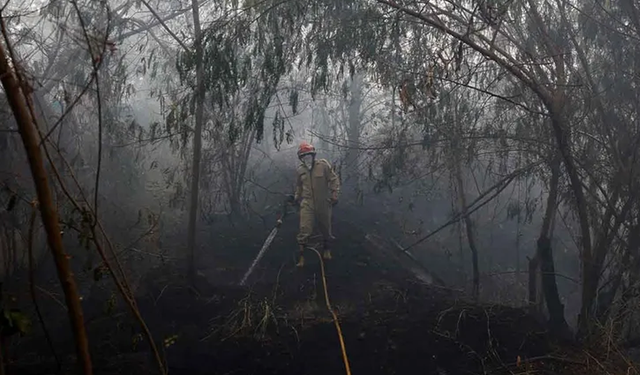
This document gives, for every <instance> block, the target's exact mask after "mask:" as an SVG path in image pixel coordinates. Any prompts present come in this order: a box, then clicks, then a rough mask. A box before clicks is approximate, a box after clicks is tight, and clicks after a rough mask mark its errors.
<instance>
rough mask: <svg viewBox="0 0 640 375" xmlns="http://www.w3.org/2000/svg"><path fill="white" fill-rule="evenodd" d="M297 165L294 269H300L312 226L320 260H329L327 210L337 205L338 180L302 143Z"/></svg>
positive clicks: (329, 222) (305, 144)
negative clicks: (296, 255)
mask: <svg viewBox="0 0 640 375" xmlns="http://www.w3.org/2000/svg"><path fill="white" fill-rule="evenodd" d="M298 158H299V159H300V162H301V163H300V165H299V166H298V169H297V178H296V191H295V196H294V199H295V202H296V203H297V204H299V205H300V231H299V233H298V236H297V241H298V245H299V251H300V254H299V258H298V264H297V266H298V267H303V266H304V248H305V246H306V245H307V243H308V241H309V238H310V237H311V234H312V233H313V229H314V227H315V225H317V226H318V229H319V230H320V234H321V235H322V239H323V241H322V245H323V254H322V256H323V258H324V259H327V260H329V259H331V240H332V239H333V236H332V235H331V210H332V207H333V206H334V205H335V204H336V203H338V195H339V193H340V180H339V179H338V176H337V175H336V173H335V172H334V171H333V168H331V164H329V162H328V161H327V160H325V159H316V149H315V147H313V145H311V144H309V143H307V142H302V143H301V144H300V147H299V148H298Z"/></svg>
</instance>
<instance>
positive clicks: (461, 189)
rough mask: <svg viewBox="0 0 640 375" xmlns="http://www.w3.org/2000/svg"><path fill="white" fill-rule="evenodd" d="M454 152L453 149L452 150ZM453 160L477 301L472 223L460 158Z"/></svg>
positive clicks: (478, 288)
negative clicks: (468, 213) (468, 212)
mask: <svg viewBox="0 0 640 375" xmlns="http://www.w3.org/2000/svg"><path fill="white" fill-rule="evenodd" d="M453 150H454V152H455V150H456V149H455V148H454V149H453ZM454 159H455V166H454V167H455V176H456V182H457V185H458V203H459V204H458V206H459V207H460V210H461V211H462V212H461V213H462V215H463V217H464V219H463V220H464V226H465V229H466V233H467V242H468V243H469V249H470V250H471V265H472V267H473V289H472V295H473V298H474V299H478V297H479V295H480V271H479V269H478V248H477V246H476V239H475V232H474V229H473V228H474V223H473V220H472V219H471V217H470V215H467V197H466V194H465V189H464V180H463V178H462V167H461V166H460V163H461V161H460V158H459V157H458V156H455V157H454Z"/></svg>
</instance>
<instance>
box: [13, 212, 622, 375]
mask: <svg viewBox="0 0 640 375" xmlns="http://www.w3.org/2000/svg"><path fill="white" fill-rule="evenodd" d="M290 221H293V222H295V219H293V220H290ZM334 231H335V235H336V237H337V240H336V242H335V246H334V259H333V260H331V261H328V262H326V263H325V266H326V271H327V272H326V281H327V283H328V292H329V297H330V300H331V304H332V307H333V309H334V310H335V311H336V313H337V315H338V316H339V319H340V325H341V327H342V333H343V337H344V340H345V344H346V351H347V354H348V359H349V363H350V366H351V371H352V373H353V374H368V375H373V374H439V375H444V374H452V375H453V374H516V373H517V374H534V373H535V374H587V373H589V374H592V373H606V372H604V371H605V367H606V366H605V365H603V364H602V363H601V362H600V365H598V364H597V363H599V362H598V361H597V360H595V357H592V356H590V355H589V354H587V353H586V352H585V351H583V350H581V349H580V348H579V347H577V346H575V345H572V344H567V343H560V342H558V341H557V340H556V339H555V337H554V335H553V333H550V332H547V331H546V330H545V328H544V326H543V325H542V324H541V323H540V322H538V321H537V320H536V319H534V318H533V317H531V316H529V315H527V314H526V313H525V312H524V311H523V310H522V309H516V308H509V307H504V306H483V305H478V304H471V303H468V302H465V298H464V297H463V296H460V295H458V294H456V293H455V292H453V291H451V290H448V289H446V288H442V287H436V286H431V285H425V284H423V283H419V282H416V281H415V279H414V278H413V277H412V275H410V274H409V273H407V272H406V271H405V270H404V269H402V268H400V267H398V266H396V265H395V264H392V263H391V262H389V263H388V264H384V262H381V261H380V259H379V258H377V259H376V258H375V257H372V256H371V254H370V253H369V251H368V250H367V247H366V244H365V241H364V236H365V233H363V232H361V231H360V230H358V229H357V228H356V227H355V226H353V225H351V224H349V223H347V222H340V223H338V224H337V225H336V227H335V229H334ZM210 233H223V234H216V235H210V238H209V239H207V240H206V241H203V242H205V244H204V245H203V246H202V249H201V256H200V259H199V264H200V265H202V266H201V267H200V271H199V281H198V288H197V291H196V290H193V289H192V288H190V287H188V286H187V283H186V280H185V279H184V277H183V276H182V275H183V274H184V272H183V270H182V267H181V266H180V265H178V264H167V265H165V266H162V267H158V268H156V269H155V270H153V271H152V272H150V273H149V274H148V275H146V277H145V279H144V280H143V281H142V282H141V285H142V286H143V287H142V288H141V289H140V292H139V297H138V305H139V308H140V310H141V312H142V314H143V316H144V317H145V319H146V321H147V323H148V325H149V327H150V328H151V330H152V332H153V333H154V335H155V336H156V338H157V339H158V341H159V343H160V344H162V346H163V347H164V352H165V353H164V354H165V356H166V360H167V364H168V367H169V373H170V374H190V375H191V374H220V375H224V374H296V375H301V374H309V375H312V374H327V373H331V374H340V373H346V372H345V366H344V363H343V358H342V355H341V350H340V344H339V340H338V335H337V331H336V329H335V326H334V323H333V321H332V319H331V315H330V313H329V311H328V309H327V307H326V305H325V300H324V294H323V293H324V290H323V287H322V279H321V272H320V263H319V259H318V257H317V256H316V254H315V253H313V252H311V251H309V252H307V254H306V258H307V264H306V265H305V267H304V268H303V269H297V268H295V267H294V254H295V249H296V245H295V233H296V228H295V223H289V222H286V223H285V224H284V225H283V227H282V228H281V231H280V232H279V233H278V236H277V237H276V239H275V241H274V243H273V244H272V245H271V248H270V249H269V250H268V252H267V254H266V255H265V257H264V258H263V259H262V260H261V262H260V264H259V265H258V267H257V268H256V270H255V272H254V273H253V274H252V275H251V277H250V278H249V280H248V283H247V286H245V287H240V286H238V285H237V284H238V282H239V281H240V279H241V278H242V276H243V273H244V272H245V271H246V270H247V268H248V267H249V265H250V264H251V261H252V260H253V258H254V257H255V256H256V254H257V252H258V250H259V249H260V247H261V245H262V241H264V239H265V238H266V237H267V235H268V233H269V229H267V228H261V229H255V228H254V229H253V230H251V231H247V230H246V229H245V230H243V231H236V230H234V229H232V228H226V230H224V231H220V230H216V231H215V232H214V231H211V232H210ZM209 244H210V245H209ZM116 316H117V317H116ZM114 321H117V323H114ZM114 325H115V328H114ZM63 326H64V325H63ZM63 328H66V327H61V328H60V330H59V332H58V333H57V335H56V336H55V337H56V340H57V343H56V346H57V347H58V349H60V350H65V351H66V352H67V353H72V352H73V350H72V346H71V342H70V340H69V338H66V339H64V340H62V339H61V338H60V337H62V336H63V335H64V330H63ZM88 329H89V333H90V335H91V336H90V338H91V342H92V346H93V357H94V365H95V367H96V373H97V374H122V375H124V374H141V373H155V372H156V371H157V370H156V369H154V367H153V363H152V362H150V359H149V357H150V356H149V355H148V347H147V345H145V344H144V342H143V340H141V336H140V334H139V330H138V329H137V328H136V325H135V323H134V322H133V321H131V320H130V319H129V318H127V313H126V312H124V311H122V312H120V313H116V314H114V313H112V315H111V318H108V319H102V320H99V321H93V322H91V323H88ZM34 335H37V334H36V333H34ZM65 337H68V335H66V336H65ZM25 340H26V339H25ZM161 340H163V341H161ZM30 341H31V342H30V343H22V344H21V345H15V347H14V349H15V350H16V353H17V350H23V351H25V350H26V351H33V352H35V351H37V352H39V353H40V354H39V355H37V356H36V355H33V356H31V357H29V358H30V359H29V360H27V359H26V358H25V357H23V358H22V360H15V361H14V362H13V364H12V365H10V366H9V370H10V372H9V373H15V374H27V373H32V374H45V373H55V366H53V364H52V361H51V360H48V359H46V358H45V357H46V356H47V355H48V353H49V351H48V349H47V346H46V345H45V343H44V342H43V340H42V338H41V337H40V341H37V339H36V338H32V339H31V340H30ZM14 358H16V355H14ZM36 358H37V359H38V360H36ZM63 358H65V360H66V362H65V364H66V366H65V367H68V366H70V364H71V362H72V358H71V359H70V358H68V357H63ZM591 358H593V360H591ZM623 367H624V366H623ZM624 370H625V372H626V367H625V368H624ZM63 371H64V370H63Z"/></svg>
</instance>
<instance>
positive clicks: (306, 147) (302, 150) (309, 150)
mask: <svg viewBox="0 0 640 375" xmlns="http://www.w3.org/2000/svg"><path fill="white" fill-rule="evenodd" d="M309 154H311V155H315V154H316V148H315V147H313V145H312V144H310V143H308V142H302V143H300V147H298V158H301V157H303V156H305V155H309Z"/></svg>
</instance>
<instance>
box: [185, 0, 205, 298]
mask: <svg viewBox="0 0 640 375" xmlns="http://www.w3.org/2000/svg"><path fill="white" fill-rule="evenodd" d="M191 7H192V11H193V25H194V30H195V31H194V34H195V35H194V37H195V47H196V51H195V53H196V85H197V87H196V92H195V95H196V113H195V122H196V123H195V130H194V134H193V165H192V168H191V197H190V203H189V228H188V230H187V252H188V254H189V280H190V282H191V285H192V286H194V285H195V279H196V278H195V276H196V223H197V219H198V194H199V192H200V159H201V157H202V125H203V122H204V94H205V91H204V61H203V51H202V48H203V46H202V30H201V29H200V11H199V9H198V2H197V0H192V1H191Z"/></svg>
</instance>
